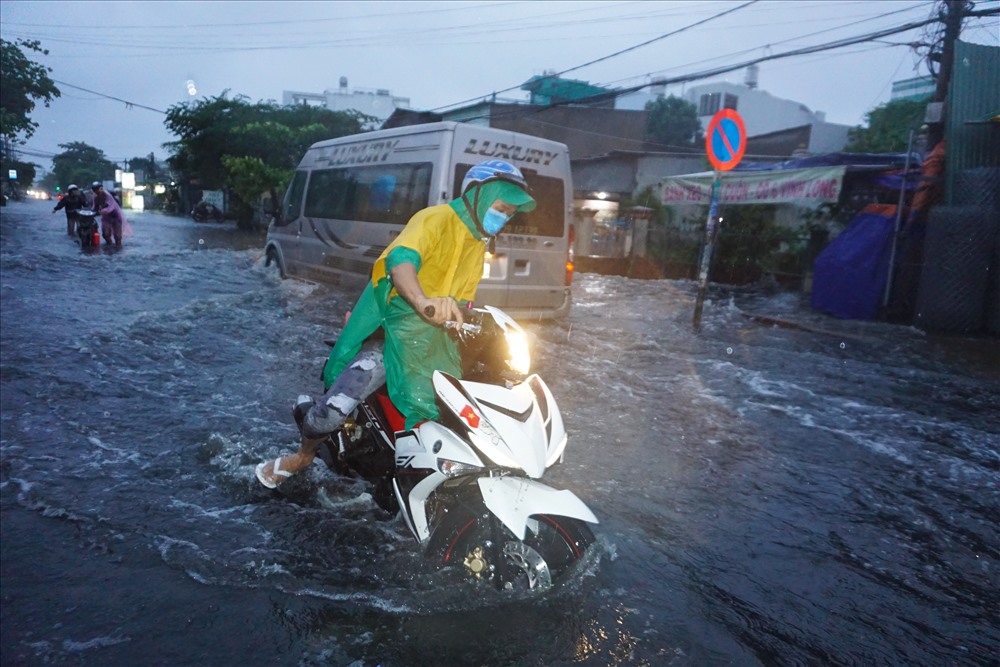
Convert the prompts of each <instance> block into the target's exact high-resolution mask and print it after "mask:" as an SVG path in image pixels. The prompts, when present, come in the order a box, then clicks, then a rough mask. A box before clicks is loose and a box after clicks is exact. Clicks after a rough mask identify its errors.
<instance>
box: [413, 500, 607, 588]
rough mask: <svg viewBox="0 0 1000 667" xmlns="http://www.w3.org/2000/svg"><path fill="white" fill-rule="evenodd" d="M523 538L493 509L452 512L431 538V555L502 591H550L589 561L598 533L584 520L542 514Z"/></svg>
mask: <svg viewBox="0 0 1000 667" xmlns="http://www.w3.org/2000/svg"><path fill="white" fill-rule="evenodd" d="M531 519H532V521H531V523H530V525H529V529H528V531H527V532H526V534H525V537H524V540H519V539H517V538H516V537H515V536H514V535H513V533H511V532H510V531H509V530H508V529H507V528H506V527H505V526H504V525H503V524H502V523H500V521H499V520H498V519H497V518H496V517H495V516H493V515H492V514H491V513H490V512H489V511H488V510H486V509H485V508H482V511H481V512H479V513H476V514H474V513H472V512H471V511H469V510H464V511H453V512H450V513H449V514H448V516H447V517H446V518H445V520H443V521H442V523H441V525H440V526H439V527H438V528H437V529H436V530H435V531H434V534H433V535H432V537H431V542H430V547H429V554H430V555H431V556H432V557H433V558H435V559H436V560H437V561H438V563H439V564H440V565H442V566H454V567H456V568H460V570H459V571H461V570H464V572H465V574H466V575H468V576H469V577H470V578H471V579H473V580H476V581H486V582H490V583H492V584H493V585H494V586H495V587H496V588H498V589H501V590H532V591H535V590H537V591H544V590H546V589H548V588H550V587H551V586H553V585H554V584H556V583H558V582H559V581H560V580H561V579H562V578H563V576H564V575H566V574H567V572H568V571H569V570H570V569H571V566H572V565H573V564H574V563H576V562H577V561H579V560H580V559H581V558H583V555H584V553H585V552H586V550H587V547H589V546H590V545H591V544H592V543H593V542H594V534H593V532H591V530H590V527H589V526H587V524H586V523H585V522H583V521H579V520H577V519H571V518H569V517H564V516H555V515H550V514H536V515H533V516H532V517H531Z"/></svg>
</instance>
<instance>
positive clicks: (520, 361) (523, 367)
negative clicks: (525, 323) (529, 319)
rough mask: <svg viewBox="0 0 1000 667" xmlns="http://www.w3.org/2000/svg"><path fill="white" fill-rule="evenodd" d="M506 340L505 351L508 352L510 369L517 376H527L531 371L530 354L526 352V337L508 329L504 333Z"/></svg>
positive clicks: (520, 332) (521, 332)
mask: <svg viewBox="0 0 1000 667" xmlns="http://www.w3.org/2000/svg"><path fill="white" fill-rule="evenodd" d="M504 335H505V336H506V338H507V350H508V351H509V352H510V361H508V362H507V364H508V365H509V366H510V369H511V370H512V371H514V372H515V373H518V374H519V375H527V374H528V371H530V370H531V353H530V352H529V351H528V337H527V336H525V335H524V332H523V331H513V330H510V329H508V330H507V331H505V332H504Z"/></svg>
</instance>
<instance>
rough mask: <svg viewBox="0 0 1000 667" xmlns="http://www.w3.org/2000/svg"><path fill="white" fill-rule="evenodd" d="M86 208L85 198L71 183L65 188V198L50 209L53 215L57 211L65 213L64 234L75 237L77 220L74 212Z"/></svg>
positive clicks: (77, 217)
mask: <svg viewBox="0 0 1000 667" xmlns="http://www.w3.org/2000/svg"><path fill="white" fill-rule="evenodd" d="M88 206H89V204H88V202H87V196H86V195H84V194H83V193H82V192H80V188H78V187H77V186H76V185H74V184H72V183H71V184H70V186H69V187H68V188H66V196H65V197H63V198H62V199H60V200H59V203H58V204H56V207H55V208H54V209H52V212H53V213H55V212H56V211H58V210H59V209H64V210H65V211H66V233H67V234H69V235H70V236H75V235H76V224H77V220H78V219H79V216H78V215H77V214H76V212H77V211H79V210H80V209H82V208H87V207H88Z"/></svg>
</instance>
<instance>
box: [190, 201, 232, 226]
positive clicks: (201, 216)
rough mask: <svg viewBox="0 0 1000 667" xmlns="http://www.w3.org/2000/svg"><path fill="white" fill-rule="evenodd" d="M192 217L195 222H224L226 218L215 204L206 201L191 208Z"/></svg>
mask: <svg viewBox="0 0 1000 667" xmlns="http://www.w3.org/2000/svg"><path fill="white" fill-rule="evenodd" d="M191 217H192V218H193V219H194V221H195V222H206V221H208V220H214V221H215V222H222V221H223V219H224V218H225V216H223V214H222V211H220V210H219V208H218V207H217V206H216V205H215V204H206V203H205V202H198V204H197V205H196V206H195V207H194V208H193V209H191Z"/></svg>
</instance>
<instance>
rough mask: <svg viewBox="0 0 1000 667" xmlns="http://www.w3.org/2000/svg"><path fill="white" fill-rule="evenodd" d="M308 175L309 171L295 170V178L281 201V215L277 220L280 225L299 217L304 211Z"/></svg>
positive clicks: (276, 222)
mask: <svg viewBox="0 0 1000 667" xmlns="http://www.w3.org/2000/svg"><path fill="white" fill-rule="evenodd" d="M306 176H308V173H307V172H304V171H297V172H295V178H293V179H292V183H291V185H289V186H288V190H286V191H285V199H284V200H283V201H282V202H281V215H279V216H278V219H277V220H276V221H275V224H276V225H278V226H279V227H280V226H283V225H287V224H289V223H292V222H295V221H296V220H298V219H299V214H300V213H301V212H302V195H303V194H304V193H305V191H306Z"/></svg>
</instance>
